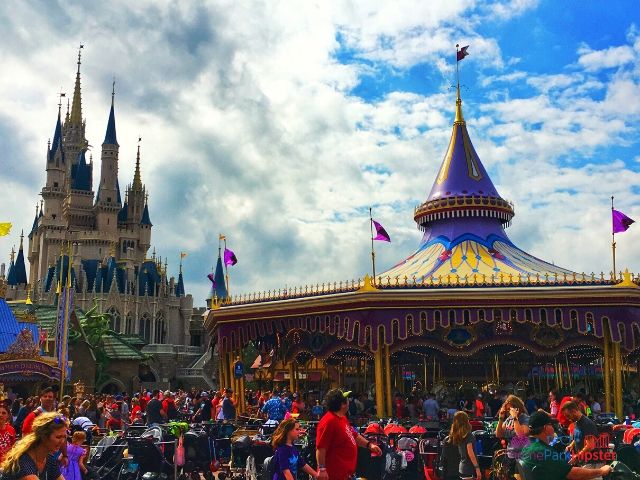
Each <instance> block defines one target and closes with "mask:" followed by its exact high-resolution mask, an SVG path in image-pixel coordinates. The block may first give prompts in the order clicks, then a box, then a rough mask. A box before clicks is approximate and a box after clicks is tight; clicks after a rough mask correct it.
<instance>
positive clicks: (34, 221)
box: [29, 203, 40, 238]
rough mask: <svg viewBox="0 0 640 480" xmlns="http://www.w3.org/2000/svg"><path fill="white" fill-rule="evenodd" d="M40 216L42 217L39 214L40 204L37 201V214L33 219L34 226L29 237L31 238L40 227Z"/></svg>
mask: <svg viewBox="0 0 640 480" xmlns="http://www.w3.org/2000/svg"><path fill="white" fill-rule="evenodd" d="M39 218H40V217H39V216H38V204H37V203H36V216H35V217H34V219H33V226H32V227H31V231H30V232H29V238H31V237H32V236H33V234H34V233H35V232H36V230H37V229H38V219H39Z"/></svg>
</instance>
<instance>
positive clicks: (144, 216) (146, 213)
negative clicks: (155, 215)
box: [140, 203, 153, 227]
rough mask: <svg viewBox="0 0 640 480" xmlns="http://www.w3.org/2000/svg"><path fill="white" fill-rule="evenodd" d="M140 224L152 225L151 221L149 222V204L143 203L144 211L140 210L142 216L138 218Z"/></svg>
mask: <svg viewBox="0 0 640 480" xmlns="http://www.w3.org/2000/svg"><path fill="white" fill-rule="evenodd" d="M140 225H148V226H150V227H153V223H151V218H149V204H148V203H145V204H144V211H143V212H142V218H141V219H140Z"/></svg>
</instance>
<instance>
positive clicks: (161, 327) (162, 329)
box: [154, 312, 167, 343]
mask: <svg viewBox="0 0 640 480" xmlns="http://www.w3.org/2000/svg"><path fill="white" fill-rule="evenodd" d="M166 341H167V326H166V322H165V321H164V313H162V312H158V313H157V314H156V329H155V335H154V343H165V342H166Z"/></svg>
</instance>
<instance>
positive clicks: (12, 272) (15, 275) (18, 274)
mask: <svg viewBox="0 0 640 480" xmlns="http://www.w3.org/2000/svg"><path fill="white" fill-rule="evenodd" d="M23 240H24V232H23V233H21V234H20V248H19V249H18V256H17V257H16V261H15V263H14V262H13V259H12V262H11V266H10V267H9V276H8V278H7V284H8V285H10V286H14V287H15V286H19V285H23V286H25V287H26V285H27V269H26V268H25V264H24V251H23ZM12 256H13V252H12Z"/></svg>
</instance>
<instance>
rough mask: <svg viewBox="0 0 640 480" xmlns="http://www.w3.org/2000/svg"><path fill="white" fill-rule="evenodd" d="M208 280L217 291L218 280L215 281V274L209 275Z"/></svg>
mask: <svg viewBox="0 0 640 480" xmlns="http://www.w3.org/2000/svg"><path fill="white" fill-rule="evenodd" d="M207 278H208V279H209V280H211V287H212V288H214V289H215V288H216V280H215V278H213V273H210V274H209V275H207Z"/></svg>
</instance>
